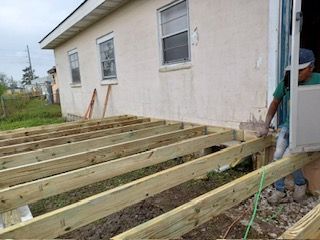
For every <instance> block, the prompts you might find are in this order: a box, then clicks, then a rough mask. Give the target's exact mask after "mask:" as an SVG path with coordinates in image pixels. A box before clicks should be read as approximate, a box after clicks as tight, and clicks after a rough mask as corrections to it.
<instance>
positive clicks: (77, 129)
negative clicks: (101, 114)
mask: <svg viewBox="0 0 320 240" xmlns="http://www.w3.org/2000/svg"><path fill="white" fill-rule="evenodd" d="M137 119H138V118H137V117H127V118H121V119H117V120H112V121H110V120H109V121H106V122H103V123H100V124H96V125H90V126H80V127H74V128H71V129H70V128H69V129H63V130H54V131H53V132H48V133H40V134H34V135H31V136H22V137H16V138H9V139H3V140H0V147H4V146H8V145H15V144H22V143H27V142H32V141H39V140H43V139H49V138H57V137H63V136H69V135H74V134H80V133H87V132H91V131H98V130H103V129H108V128H110V126H111V127H113V126H114V124H117V123H122V122H124V123H127V122H130V121H134V120H137ZM139 119H143V118H139Z"/></svg>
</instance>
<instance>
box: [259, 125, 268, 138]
mask: <svg viewBox="0 0 320 240" xmlns="http://www.w3.org/2000/svg"><path fill="white" fill-rule="evenodd" d="M268 133H269V127H267V126H264V127H262V128H261V129H259V131H258V132H257V137H265V136H267V135H268Z"/></svg>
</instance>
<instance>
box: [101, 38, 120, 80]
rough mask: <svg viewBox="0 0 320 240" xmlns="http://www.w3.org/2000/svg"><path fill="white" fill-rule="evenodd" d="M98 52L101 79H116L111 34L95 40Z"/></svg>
mask: <svg viewBox="0 0 320 240" xmlns="http://www.w3.org/2000/svg"><path fill="white" fill-rule="evenodd" d="M97 44H98V46H99V52H100V62H101V72H102V78H103V79H111V78H116V77H117V72H116V60H115V53H114V41H113V33H110V34H108V35H106V36H104V37H101V38H99V39H98V40H97Z"/></svg>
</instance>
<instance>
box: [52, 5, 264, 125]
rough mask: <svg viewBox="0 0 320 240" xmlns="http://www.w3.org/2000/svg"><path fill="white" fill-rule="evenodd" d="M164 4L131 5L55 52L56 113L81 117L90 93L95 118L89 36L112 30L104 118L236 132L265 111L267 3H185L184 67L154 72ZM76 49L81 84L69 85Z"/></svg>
mask: <svg viewBox="0 0 320 240" xmlns="http://www.w3.org/2000/svg"><path fill="white" fill-rule="evenodd" d="M170 2H171V1H170V0H152V1H151V0H135V1H133V0H132V1H130V2H129V3H127V4H126V5H124V6H123V7H121V8H120V9H118V10H117V11H115V12H114V13H112V14H111V15H109V16H107V17H105V18H104V19H103V20H101V21H99V22H98V23H96V24H94V25H92V26H91V27H90V28H88V29H87V30H85V31H83V32H81V33H80V34H78V35H77V36H76V37H74V38H72V39H71V40H69V41H67V42H66V43H64V44H62V45H61V46H59V47H58V48H56V49H55V56H56V67H57V73H58V76H59V86H60V96H61V106H62V111H63V114H64V115H66V114H67V113H72V114H77V115H84V113H85V111H86V108H87V107H88V104H89V101H90V98H91V95H92V92H93V89H94V88H97V91H98V99H97V101H96V104H95V108H94V116H95V117H101V116H102V110H103V104H104V99H105V95H106V92H107V86H106V85H101V74H100V63H99V54H98V49H97V46H96V39H97V38H99V37H101V36H103V35H105V34H108V33H110V32H112V31H113V32H114V44H115V54H116V67H117V75H118V78H117V80H118V84H117V85H114V86H113V87H112V88H113V89H112V93H111V96H110V100H109V106H108V112H107V115H109V116H110V115H118V114H134V115H143V116H150V117H156V118H163V119H172V120H182V121H190V122H197V123H205V124H212V125H219V126H230V127H235V128H237V127H238V126H239V123H241V122H248V121H251V120H253V119H257V120H259V119H260V118H264V116H265V113H266V109H267V86H268V82H267V78H268V72H267V71H268V23H269V19H268V16H269V13H268V8H269V1H268V0H259V1H257V0H189V14H190V30H191V34H192V32H193V30H194V29H196V28H197V30H198V34H199V42H198V44H197V45H193V46H191V65H192V66H191V68H189V69H184V70H178V71H169V72H160V71H159V69H160V50H159V40H158V23H157V9H159V8H161V7H162V6H164V5H166V4H168V3H170ZM74 48H77V50H78V54H79V60H80V74H81V82H82V84H81V87H72V86H70V83H71V73H70V68H69V62H68V54H67V52H68V51H70V50H72V49H74Z"/></svg>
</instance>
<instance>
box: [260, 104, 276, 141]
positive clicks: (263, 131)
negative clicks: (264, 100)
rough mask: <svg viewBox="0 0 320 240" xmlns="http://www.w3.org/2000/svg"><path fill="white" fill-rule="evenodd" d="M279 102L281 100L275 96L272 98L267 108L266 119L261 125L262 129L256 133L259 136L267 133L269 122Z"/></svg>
mask: <svg viewBox="0 0 320 240" xmlns="http://www.w3.org/2000/svg"><path fill="white" fill-rule="evenodd" d="M280 102H281V100H279V99H277V98H273V100H272V102H271V104H270V106H269V108H268V112H267V116H266V120H265V124H264V126H263V129H261V131H260V132H259V133H258V136H259V137H263V136H267V135H268V132H269V127H270V123H271V121H272V119H273V117H274V115H275V114H276V112H277V110H278V107H279V104H280Z"/></svg>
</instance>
